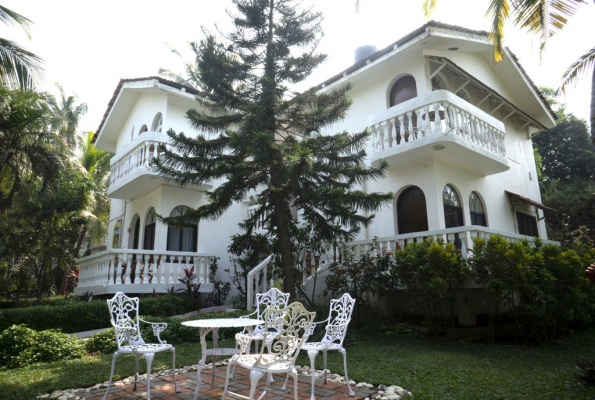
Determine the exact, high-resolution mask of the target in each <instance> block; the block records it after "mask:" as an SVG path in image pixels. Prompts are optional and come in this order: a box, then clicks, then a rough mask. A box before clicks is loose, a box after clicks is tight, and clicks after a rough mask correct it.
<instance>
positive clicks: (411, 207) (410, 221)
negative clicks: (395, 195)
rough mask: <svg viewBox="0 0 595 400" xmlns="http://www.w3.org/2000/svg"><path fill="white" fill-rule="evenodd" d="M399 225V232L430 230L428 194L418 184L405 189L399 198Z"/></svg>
mask: <svg viewBox="0 0 595 400" xmlns="http://www.w3.org/2000/svg"><path fill="white" fill-rule="evenodd" d="M397 227H398V230H399V234H403V233H411V232H424V231H427V230H428V214H427V209H426V196H424V192H423V191H422V190H421V189H420V188H418V187H417V186H411V187H408V188H407V189H405V190H403V193H401V195H400V196H399V199H398V200H397Z"/></svg>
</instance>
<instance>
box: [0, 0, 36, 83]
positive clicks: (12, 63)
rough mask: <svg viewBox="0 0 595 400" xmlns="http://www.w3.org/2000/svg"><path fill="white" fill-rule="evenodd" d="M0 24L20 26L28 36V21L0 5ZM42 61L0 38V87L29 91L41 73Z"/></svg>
mask: <svg viewBox="0 0 595 400" xmlns="http://www.w3.org/2000/svg"><path fill="white" fill-rule="evenodd" d="M0 22H3V23H5V24H7V25H10V24H17V25H20V26H21V27H22V28H23V29H24V31H25V33H27V35H29V23H30V22H31V21H30V20H29V19H27V18H25V17H23V16H22V15H20V14H17V13H16V12H14V11H12V10H9V9H8V8H6V7H4V6H2V5H0ZM42 71H43V67H42V60H41V58H39V57H38V56H36V55H35V54H33V53H31V52H30V51H28V50H25V49H24V48H22V47H20V46H19V45H18V44H16V43H15V42H13V41H11V40H8V39H3V38H0V85H2V86H8V87H10V88H12V89H15V88H20V89H23V90H26V89H31V88H32V87H33V86H34V84H35V82H36V81H37V77H38V76H39V75H40V74H41V73H42Z"/></svg>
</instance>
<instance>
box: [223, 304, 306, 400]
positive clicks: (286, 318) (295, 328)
mask: <svg viewBox="0 0 595 400" xmlns="http://www.w3.org/2000/svg"><path fill="white" fill-rule="evenodd" d="M315 316H316V313H315V312H308V311H307V310H306V309H305V308H304V306H303V305H302V304H301V303H292V304H290V305H289V306H287V307H285V308H281V309H273V308H268V309H266V310H265V312H264V321H265V325H264V330H263V341H262V346H261V349H260V353H259V354H248V350H249V347H250V341H251V340H252V338H251V337H250V335H245V334H239V335H238V337H237V339H238V342H239V343H240V347H241V350H240V354H237V355H234V356H233V357H232V358H231V359H230V360H229V363H228V364H227V378H226V380H225V388H224V389H223V397H222V398H221V400H225V395H226V394H227V387H228V385H229V376H230V371H231V368H232V367H233V368H235V366H236V365H239V366H241V367H243V368H247V369H249V370H250V396H249V400H253V399H254V394H255V393H256V386H257V385H258V381H260V379H261V378H262V377H263V376H264V375H265V374H266V375H267V378H268V379H267V380H266V389H265V393H263V394H262V395H261V396H260V397H259V398H262V397H263V396H264V395H265V394H267V393H268V391H269V387H270V384H271V377H272V375H273V374H289V375H291V377H292V378H293V381H294V391H295V393H294V395H295V400H298V374H297V371H296V369H295V360H296V358H297V356H298V355H299V352H300V348H301V347H302V344H303V343H304V342H305V341H306V339H307V338H308V335H309V333H310V331H311V327H312V324H313V322H314V317H315ZM289 375H288V377H289Z"/></svg>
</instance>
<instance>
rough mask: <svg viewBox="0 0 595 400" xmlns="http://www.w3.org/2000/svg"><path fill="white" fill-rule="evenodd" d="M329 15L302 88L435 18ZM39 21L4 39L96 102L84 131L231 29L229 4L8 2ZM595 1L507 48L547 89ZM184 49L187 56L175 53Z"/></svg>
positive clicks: (350, 2) (373, 2)
mask: <svg viewBox="0 0 595 400" xmlns="http://www.w3.org/2000/svg"><path fill="white" fill-rule="evenodd" d="M306 1H309V2H312V3H314V9H315V10H318V11H321V12H322V13H323V15H324V21H323V30H324V37H323V39H322V41H321V43H320V46H319V50H320V51H321V52H323V53H326V54H328V59H327V61H326V62H325V63H324V64H323V65H322V66H320V67H319V68H318V69H317V70H316V71H315V72H314V73H313V74H312V75H311V76H310V77H309V78H308V80H307V81H306V82H304V83H303V84H302V85H300V86H301V87H302V88H306V87H310V86H314V85H316V84H318V83H320V82H322V81H324V80H326V79H327V78H329V77H331V76H333V75H335V74H336V73H338V72H340V71H342V70H343V69H345V68H347V67H349V66H350V65H352V64H353V53H354V50H355V48H356V47H358V46H361V45H364V44H373V45H376V46H377V47H378V48H379V49H380V48H383V47H385V46H387V45H389V44H390V43H392V42H394V41H396V40H397V39H399V38H401V37H402V36H404V35H406V34H407V33H409V32H411V31H413V30H415V29H416V28H418V27H419V26H421V25H423V24H424V23H426V22H427V19H426V18H425V17H424V16H423V12H422V7H421V5H422V3H423V0H360V10H359V12H356V8H355V0H306ZM0 4H2V5H4V6H6V7H8V8H10V9H12V10H13V11H16V12H18V13H20V14H22V15H24V16H26V17H27V18H29V19H30V20H32V21H33V22H34V24H33V25H32V26H31V29H30V31H31V32H30V33H31V39H29V38H27V36H26V35H25V34H24V33H23V31H22V29H20V28H19V27H17V26H5V25H0V37H3V38H7V39H12V40H15V41H17V42H18V43H19V44H21V45H22V46H23V47H25V48H27V49H28V50H30V51H33V52H34V53H35V54H37V55H39V56H41V57H42V58H43V59H44V60H45V73H44V77H43V80H42V82H41V84H40V88H41V89H42V90H46V91H50V92H52V93H55V94H56V93H57V89H56V87H55V86H54V83H56V82H57V83H59V84H61V85H62V86H63V88H64V90H65V92H66V93H67V94H76V95H77V96H78V100H79V101H80V102H85V103H87V105H88V112H87V114H86V115H85V116H84V118H83V119H82V120H81V122H80V124H79V129H80V130H81V131H83V132H84V131H95V130H96V129H97V127H98V126H99V123H100V121H101V118H102V116H103V114H104V112H105V110H106V107H107V103H108V102H109V100H110V99H111V97H112V95H113V92H114V90H115V89H116V86H117V84H118V82H119V80H120V79H121V78H136V77H144V76H153V75H157V71H158V69H159V68H160V67H161V68H167V69H170V70H172V71H175V72H179V73H181V72H183V67H184V63H185V62H188V61H191V60H192V53H191V52H190V50H189V46H188V42H190V41H200V40H201V39H202V38H203V37H204V36H203V31H202V29H201V27H204V28H206V29H208V30H210V31H215V30H216V28H218V29H220V30H221V31H223V32H225V31H229V27H230V20H229V17H228V16H227V14H226V10H228V9H230V7H231V1H229V0H169V1H166V2H164V1H154V0H142V1H140V0H101V1H91V0H53V1H48V0H0ZM487 5H488V0H441V1H440V2H439V5H438V8H437V10H436V11H435V12H434V14H433V16H432V19H434V20H438V21H441V22H445V23H449V24H454V25H460V26H463V27H466V28H470V29H478V30H489V27H490V21H489V20H488V19H486V18H484V16H485V11H486V9H487ZM594 21H595V5H594V4H593V2H588V5H586V6H584V7H582V8H581V9H580V11H579V12H578V14H577V15H575V16H574V17H573V18H572V19H571V20H570V23H569V24H568V25H567V26H566V27H565V28H564V30H562V31H561V32H559V33H557V34H556V35H555V36H553V37H552V38H551V39H550V40H549V41H548V44H547V46H546V49H545V51H544V53H543V54H542V55H541V57H540V54H539V38H538V37H537V36H535V35H530V34H528V33H527V32H525V31H521V30H519V29H518V28H515V27H513V26H512V25H511V24H509V26H508V27H507V29H506V31H505V45H506V46H508V47H510V48H511V49H512V51H513V52H514V53H515V54H516V55H517V56H518V57H519V59H520V62H521V64H522V66H523V67H524V68H525V70H526V71H527V72H528V74H529V76H530V77H531V78H532V79H533V81H534V82H535V83H536V84H537V85H538V86H549V87H552V88H558V87H559V85H560V82H561V76H562V74H563V72H564V71H565V69H566V68H567V67H568V66H569V65H570V64H571V63H572V62H574V61H575V60H576V59H577V58H578V57H579V56H580V55H582V54H584V53H585V52H586V51H587V50H589V49H590V48H591V47H592V46H593V45H594V44H595V29H594V28H593V23H594ZM168 45H169V46H171V47H173V48H175V49H177V50H178V51H179V52H180V53H181V54H182V56H183V57H182V58H180V57H179V56H176V55H174V54H173V53H171V51H170V50H169V47H168ZM590 83H591V79H590V76H587V75H584V76H582V77H581V79H580V80H579V82H578V84H577V85H576V86H573V87H571V88H570V89H569V90H567V92H566V95H565V96H563V97H561V98H560V100H561V101H562V102H565V103H567V111H568V112H572V113H574V114H575V115H577V116H578V117H580V118H584V119H588V116H589V103H590V89H591V88H590Z"/></svg>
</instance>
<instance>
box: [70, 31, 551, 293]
mask: <svg viewBox="0 0 595 400" xmlns="http://www.w3.org/2000/svg"><path fill="white" fill-rule="evenodd" d="M492 52H493V49H492V45H491V44H490V43H489V42H488V37H487V33H486V32H478V31H473V30H469V29H465V28H461V27H457V26H451V25H446V24H442V23H438V22H429V23H427V24H426V25H424V26H422V27H420V28H419V29H417V30H416V31H414V32H412V33H410V34H409V35H407V36H405V37H403V38H401V39H399V40H398V41H396V42H395V43H394V44H392V45H391V46H389V47H387V48H385V49H382V50H380V51H374V50H370V48H364V49H360V51H359V52H358V55H359V57H360V59H358V60H356V63H355V64H354V65H353V66H351V67H350V68H348V69H346V70H345V71H342V72H340V73H339V74H337V75H335V76H334V77H332V78H330V79H329V80H327V81H326V82H324V83H323V84H321V85H320V86H319V87H318V90H319V91H325V90H329V89H331V88H332V87H334V86H337V85H342V84H346V83H350V84H352V85H353V89H352V90H351V91H350V92H349V96H350V97H351V99H352V101H353V107H352V109H351V111H350V112H349V114H348V116H347V118H346V119H345V120H344V121H342V122H340V123H337V124H335V126H333V127H332V128H330V129H328V131H327V132H326V133H328V134H333V133H334V132H339V131H343V130H346V131H349V132H356V131H361V130H363V129H364V128H366V127H369V129H370V130H371V131H372V133H373V135H372V139H371V141H370V142H369V145H368V149H367V151H368V157H369V159H368V162H369V163H372V164H374V163H377V162H378V161H379V160H380V159H384V160H386V161H388V163H389V164H390V168H389V170H388V173H387V176H386V178H384V179H383V180H380V181H376V182H368V183H366V184H365V186H364V187H363V190H365V191H373V192H376V191H383V192H386V191H392V192H394V193H395V197H394V201H393V204H392V205H391V206H389V207H385V208H384V209H382V210H381V211H380V212H378V213H377V214H376V219H375V221H374V223H373V224H372V225H371V226H370V227H369V228H368V229H366V230H363V231H362V233H361V237H360V238H359V240H357V241H355V242H353V243H350V244H348V245H349V246H356V248H357V247H359V248H361V247H365V246H368V245H369V244H370V243H371V241H372V238H374V237H378V238H379V240H380V242H381V243H382V246H383V247H385V248H395V247H396V246H403V245H404V244H405V243H406V242H407V241H411V240H417V239H422V238H424V237H429V236H440V237H443V238H445V239H446V240H449V241H452V242H454V243H455V244H456V245H457V247H459V248H460V249H461V251H462V252H463V255H465V256H466V254H467V252H468V249H469V248H471V247H472V238H473V237H475V236H489V235H492V234H494V233H500V234H503V235H504V236H506V237H508V238H509V239H512V240H515V239H519V238H522V237H529V238H532V237H541V238H542V239H547V234H546V229H545V222H544V216H545V212H546V211H548V208H547V207H546V206H544V205H542V204H541V198H540V193H539V186H538V181H537V171H536V167H535V161H534V157H533V146H532V142H531V138H532V136H533V135H535V134H537V133H538V132H540V131H542V130H545V129H549V128H551V127H553V126H554V124H555V114H554V112H553V111H552V110H551V109H550V108H549V107H548V104H547V103H546V101H545V99H544V98H543V97H542V96H541V95H540V93H539V91H538V89H537V88H536V87H535V85H534V84H533V82H532V81H531V80H530V78H529V77H528V76H527V74H526V73H525V71H524V70H523V69H522V67H521V66H520V65H519V63H518V61H517V59H516V58H515V56H514V55H513V54H511V53H510V51H508V50H506V52H505V54H504V59H503V61H502V62H500V63H497V64H496V63H494V62H493V60H492ZM196 95H200V94H199V93H198V92H197V91H196V90H195V89H193V88H190V87H184V86H182V85H179V84H177V83H174V82H171V81H167V80H165V79H162V78H158V77H150V78H140V79H124V80H122V81H120V83H119V85H118V87H117V88H116V91H115V92H114V95H113V98H112V100H111V101H110V103H109V105H108V109H107V111H106V113H105V116H104V119H103V121H102V122H101V125H100V126H99V128H98V130H97V132H96V146H97V148H99V149H101V150H106V151H110V152H114V153H115V156H114V158H113V159H112V173H111V182H110V186H109V190H108V194H109V196H110V197H111V198H112V205H111V219H110V225H109V236H108V243H107V250H105V251H103V252H100V253H96V254H93V255H91V256H89V257H85V258H83V259H81V260H80V261H79V263H80V266H81V272H80V279H79V287H78V288H77V289H76V293H81V292H85V291H92V292H94V293H95V294H103V293H106V294H107V293H115V292H116V291H118V290H124V291H126V292H130V293H149V292H153V290H155V291H156V292H164V291H165V290H166V289H167V288H168V287H171V286H173V285H174V284H176V283H177V278H178V276H180V274H181V273H182V269H183V268H184V267H187V266H190V265H194V266H195V267H196V268H197V269H198V272H199V276H200V279H201V281H202V282H203V286H202V288H201V289H202V290H205V291H209V290H210V289H211V285H210V284H209V277H208V271H209V270H208V263H209V260H210V259H211V257H213V256H218V257H220V261H219V263H220V269H219V271H220V274H223V275H221V277H222V278H223V279H225V278H226V277H225V273H224V272H222V271H223V270H224V269H225V268H226V267H227V265H228V263H229V261H228V260H229V256H228V254H227V246H228V245H229V243H230V236H231V235H233V234H234V233H238V232H239V228H238V223H239V222H241V221H242V220H243V219H244V218H245V217H246V216H247V214H248V213H249V212H250V206H249V204H248V202H246V203H238V204H235V205H234V206H233V207H232V208H231V209H230V210H229V211H228V212H226V213H225V214H224V215H223V216H222V217H221V218H220V219H219V220H217V221H204V222H201V223H200V224H199V225H198V226H195V227H189V228H178V227H168V226H166V225H164V224H162V223H160V222H158V221H157V219H156V214H159V215H164V216H167V215H176V214H177V213H180V212H182V210H183V208H184V207H197V206H199V205H200V204H201V202H202V201H204V200H203V199H204V196H203V194H204V193H205V191H207V190H209V188H210V186H196V187H193V186H190V187H178V186H176V185H173V184H171V183H169V182H167V181H165V180H164V179H163V178H161V177H160V176H159V175H157V174H156V173H155V172H154V171H153V170H152V169H151V164H150V162H151V159H152V158H154V157H159V154H158V151H157V150H158V145H159V144H160V143H164V142H167V140H168V137H167V136H166V134H165V132H166V131H167V130H168V129H170V128H173V129H174V130H176V131H178V132H179V131H183V132H185V133H187V134H190V133H191V132H192V129H191V128H190V126H189V125H188V122H187V121H186V119H185V117H184V114H185V112H186V111H187V110H188V109H190V108H196V107H198V103H197V102H196V101H195V96H196ZM217 184H218V183H217V182H213V185H217Z"/></svg>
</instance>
